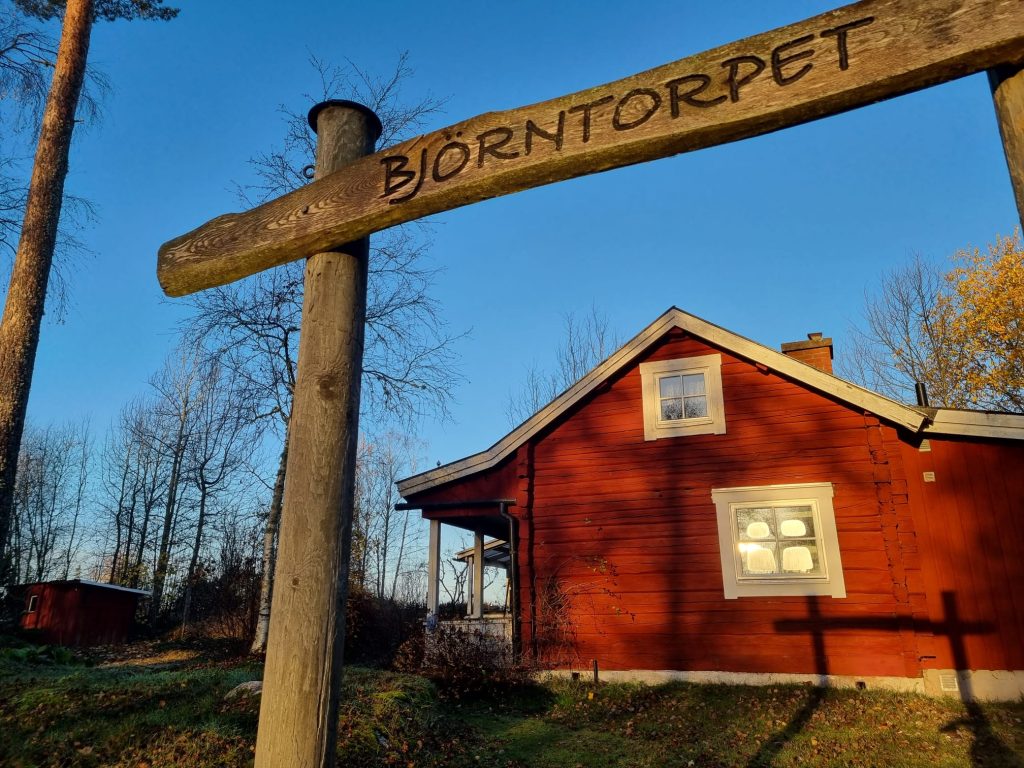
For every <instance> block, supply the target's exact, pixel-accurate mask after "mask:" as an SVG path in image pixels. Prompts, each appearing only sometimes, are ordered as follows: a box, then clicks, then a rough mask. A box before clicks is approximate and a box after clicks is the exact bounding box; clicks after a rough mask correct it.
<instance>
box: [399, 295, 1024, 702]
mask: <svg viewBox="0 0 1024 768" xmlns="http://www.w3.org/2000/svg"><path fill="white" fill-rule="evenodd" d="M831 368H832V366H831V340H830V339H822V338H820V334H812V336H811V337H810V338H809V339H808V341H804V342H796V343H793V344H784V345H783V351H782V352H777V351H775V350H772V349H769V348H767V347H764V346H762V345H760V344H757V343H755V342H752V341H750V340H748V339H745V338H743V337H741V336H738V335H736V334H734V333H731V332H729V331H727V330H724V329H722V328H719V327H718V326H715V325H712V324H711V323H708V322H706V321H704V320H701V319H699V318H697V317H694V316H692V315H689V314H686V313H685V312H682V311H680V310H678V309H674V308H673V309H670V310H669V311H668V312H666V313H665V314H664V315H662V316H661V317H660V318H658V320H656V321H655V322H654V323H653V324H651V325H650V326H649V327H648V328H646V329H645V330H644V331H642V332H641V333H640V334H639V335H638V336H636V337H635V338H634V339H632V340H631V341H630V342H629V343H627V344H626V345H625V346H623V347H622V348H621V349H620V350H618V351H617V352H616V353H614V354H613V355H612V356H611V357H609V358H608V359H607V360H606V361H605V362H603V363H602V364H601V365H599V366H598V367H597V368H595V369H594V370H593V371H591V372H590V373H589V374H588V375H587V376H585V377H584V378H583V379H581V380H580V381H579V382H578V383H577V384H575V385H574V386H573V387H571V388H570V389H569V390H567V391H566V392H564V393H563V394H562V395H560V396H559V397H558V398H556V399H555V400H554V401H552V402H551V403H550V404H549V405H548V406H546V407H545V408H543V409H542V410H541V411H539V412H538V413H537V414H535V415H534V416H533V417H532V418H530V419H529V420H528V421H526V422H525V423H523V424H522V425H520V426H519V427H518V428H517V429H515V430H514V431H512V432H511V433H510V434H508V435H506V436H505V437H504V438H502V439H501V440H500V441H498V442H497V443H495V444H494V445H493V446H492V447H491V448H489V449H487V450H485V451H482V452H481V453H477V454H474V455H472V456H469V457H467V458H465V459H462V460H460V461H456V462H453V463H451V464H447V465H445V466H441V467H438V468H436V469H432V470H430V471H428V472H424V473H422V474H419V475H415V476H413V477H410V478H407V479H405V480H403V481H401V482H400V483H399V490H400V491H401V493H402V495H403V496H404V497H405V498H406V500H407V502H408V503H407V504H406V505H405V506H406V507H407V508H410V509H420V510H422V511H423V515H424V517H426V518H428V519H429V520H430V521H431V544H430V557H429V569H430V579H429V594H428V603H429V607H430V609H431V610H434V611H436V609H437V603H438V581H437V578H438V575H437V574H438V562H439V557H440V552H439V536H440V525H441V524H442V523H443V524H446V525H453V526H457V527H460V528H462V529H466V530H469V531H473V532H474V533H475V534H476V537H475V542H476V546H475V553H476V554H479V556H478V557H475V558H474V557H470V558H469V559H470V560H471V561H473V570H474V571H475V572H476V575H477V577H476V578H475V579H473V580H472V581H473V583H475V584H476V585H478V587H477V588H476V589H474V590H473V594H472V597H471V599H470V600H469V601H468V602H469V611H468V612H469V616H470V618H471V619H475V620H476V621H478V622H480V626H481V629H484V630H485V631H487V632H488V633H489V634H492V635H496V636H502V635H504V634H507V635H508V636H511V637H512V642H513V643H514V645H515V646H516V649H517V651H518V652H520V653H522V654H524V655H525V656H527V657H533V658H536V659H537V660H539V661H542V662H546V663H548V664H549V665H551V666H554V667H561V668H570V669H571V668H576V669H580V668H589V667H590V666H591V664H592V663H593V662H594V661H595V660H596V662H597V664H598V665H599V667H600V669H601V670H602V674H603V675H604V676H606V677H609V678H614V677H634V678H643V679H649V680H655V679H689V680H713V681H723V682H752V683H762V682H772V681H785V680H792V681H812V682H822V683H827V684H833V685H858V686H867V687H894V688H902V689H908V690H920V691H926V692H934V693H937V692H940V691H950V692H954V691H957V690H959V692H960V694H961V695H962V696H965V697H971V696H973V697H978V698H998V699H1015V698H1018V697H1019V696H1021V695H1022V694H1024V597H1022V596H1021V590H1020V589H1019V587H1020V585H1022V584H1024V524H1022V520H1024V416H1020V415H1009V414H994V413H985V412H976V411H960V410H955V411H954V410H948V409H935V408H928V407H923V406H918V407H911V406H907V405H903V404H901V403H897V402H895V401H893V400H890V399H888V398H885V397H882V396H880V395H878V394H875V393H873V392H870V391H867V390H865V389H862V388H861V387H858V386H855V385H853V384H850V383H849V382H846V381H844V380H842V379H839V378H837V377H835V376H833V375H832V373H831ZM485 539H486V540H485ZM490 539H497V540H499V542H505V543H504V544H503V545H502V544H500V543H499V544H497V545H496V544H495V543H494V542H493V541H491V540H490ZM496 546H498V547H501V546H504V548H505V550H506V552H507V554H508V557H507V558H506V562H507V563H508V565H507V566H506V567H507V570H508V573H509V576H510V580H511V582H512V590H511V592H512V599H511V601H510V605H511V610H510V613H509V614H508V616H506V617H494V616H490V617H488V616H485V615H484V611H483V605H482V603H483V601H482V589H480V588H479V585H482V584H483V582H484V580H483V578H480V576H481V575H482V568H483V567H484V566H485V565H486V564H487V563H488V562H489V560H488V557H487V555H486V554H485V553H488V554H490V555H491V558H490V559H491V560H493V559H494V554H495V548H496ZM464 554H465V553H464ZM495 622H504V623H505V624H506V625H508V628H509V630H510V631H509V632H507V633H503V632H501V631H495V628H494V627H490V628H488V627H487V626H486V625H487V624H488V623H491V624H493V623H495Z"/></svg>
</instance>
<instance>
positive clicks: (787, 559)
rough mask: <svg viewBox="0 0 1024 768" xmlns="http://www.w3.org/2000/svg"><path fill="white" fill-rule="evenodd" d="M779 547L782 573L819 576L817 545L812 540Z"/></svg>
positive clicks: (819, 564)
mask: <svg viewBox="0 0 1024 768" xmlns="http://www.w3.org/2000/svg"><path fill="white" fill-rule="evenodd" d="M779 547H780V549H781V551H782V572H783V573H799V574H806V575H808V576H820V575H821V561H820V560H819V559H818V545H817V544H815V543H814V541H813V540H810V539H808V540H805V541H794V542H786V543H783V544H780V545H779Z"/></svg>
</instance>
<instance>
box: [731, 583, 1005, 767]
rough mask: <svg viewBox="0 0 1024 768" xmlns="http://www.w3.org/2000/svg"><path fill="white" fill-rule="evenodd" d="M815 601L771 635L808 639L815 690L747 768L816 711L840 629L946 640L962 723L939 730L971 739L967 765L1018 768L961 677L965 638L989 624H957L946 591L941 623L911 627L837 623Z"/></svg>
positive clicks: (895, 621) (770, 755)
mask: <svg viewBox="0 0 1024 768" xmlns="http://www.w3.org/2000/svg"><path fill="white" fill-rule="evenodd" d="M819 599H820V598H818V597H808V598H807V618H806V619H780V620H778V621H776V622H775V629H776V631H778V632H782V633H794V634H797V633H799V634H809V635H810V636H811V640H812V642H813V647H814V650H813V653H814V673H815V675H816V676H817V678H818V679H817V684H818V687H815V688H814V689H812V691H811V692H810V693H809V695H808V698H807V701H806V702H804V704H803V705H802V706H801V707H800V709H799V710H797V712H796V713H795V714H794V715H793V717H791V718H790V720H789V722H788V723H787V724H786V726H785V727H784V728H783V729H782V730H781V731H778V732H777V733H775V734H773V735H772V736H771V737H769V739H768V740H767V741H766V742H765V744H764V746H762V747H761V749H759V750H758V751H757V753H756V754H755V755H754V756H753V757H752V758H751V759H750V760H749V761H748V762H747V766H748V768H754V767H755V766H770V765H772V764H773V761H774V759H775V757H776V756H777V755H778V754H779V753H780V752H781V751H782V749H783V748H784V747H785V746H786V744H787V743H788V742H790V741H791V740H792V739H793V737H794V736H796V735H797V734H798V733H800V731H802V730H803V729H804V727H805V726H806V725H807V723H808V722H809V721H810V719H811V716H812V715H813V714H814V712H815V710H816V709H817V708H818V707H819V706H820V705H821V703H822V701H823V700H824V698H825V688H824V687H823V686H825V685H826V684H827V682H828V678H827V675H828V656H827V654H826V650H825V635H826V633H827V632H829V631H835V630H841V629H862V630H875V631H883V632H900V631H903V630H907V629H910V628H913V629H915V630H916V631H918V632H930V633H931V634H933V635H935V636H939V637H942V636H944V637H947V638H948V639H949V646H950V652H951V654H952V657H953V664H954V667H955V668H956V670H958V672H961V673H960V674H958V675H957V677H958V682H959V686H958V690H959V693H960V700H961V701H962V702H963V704H964V708H965V709H966V710H967V714H966V716H965V717H962V718H959V719H957V720H954V721H953V722H950V723H947V724H946V725H945V726H943V727H942V729H941V730H942V731H943V732H947V733H948V732H949V731H955V730H957V729H959V728H961V727H964V728H967V729H968V730H969V731H970V733H971V736H972V739H973V741H972V743H971V750H970V753H971V763H972V764H973V765H976V766H981V765H1000V766H1009V767H1010V768H1024V761H1022V760H1021V759H1020V757H1018V756H1017V755H1016V753H1015V752H1014V751H1013V750H1011V749H1010V748H1009V747H1007V746H1006V744H1005V743H1004V742H1003V741H1002V739H1000V738H999V736H998V734H996V732H995V731H994V729H993V728H992V723H991V721H990V720H989V719H988V717H987V716H986V714H985V711H984V709H983V708H982V706H981V705H980V704H978V702H977V701H975V700H974V690H973V688H972V686H971V679H970V677H969V676H968V675H966V674H962V671H964V670H969V669H970V668H971V667H970V663H969V660H968V658H967V648H966V645H965V644H964V637H965V636H966V635H984V634H990V633H991V632H993V631H994V629H995V628H994V626H993V625H992V624H991V623H990V622H965V621H963V620H962V619H961V618H960V615H959V612H958V610H957V604H956V595H955V594H954V593H953V592H951V591H944V592H943V593H942V612H943V617H942V621H939V622H933V621H914V620H912V619H911V618H910V617H908V616H893V617H877V618H875V617H867V618H858V617H842V618H833V619H826V618H823V617H822V615H821V611H820V610H819V606H818V601H819Z"/></svg>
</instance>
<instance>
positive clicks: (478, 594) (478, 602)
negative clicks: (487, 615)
mask: <svg viewBox="0 0 1024 768" xmlns="http://www.w3.org/2000/svg"><path fill="white" fill-rule="evenodd" d="M483 616H484V535H483V534H482V533H474V534H473V614H472V617H473V618H474V619H482V618H483Z"/></svg>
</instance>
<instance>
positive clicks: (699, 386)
mask: <svg viewBox="0 0 1024 768" xmlns="http://www.w3.org/2000/svg"><path fill="white" fill-rule="evenodd" d="M705 392H706V390H705V389H704V374H703V373H688V374H686V375H685V376H683V394H684V395H703V394H704V393H705Z"/></svg>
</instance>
